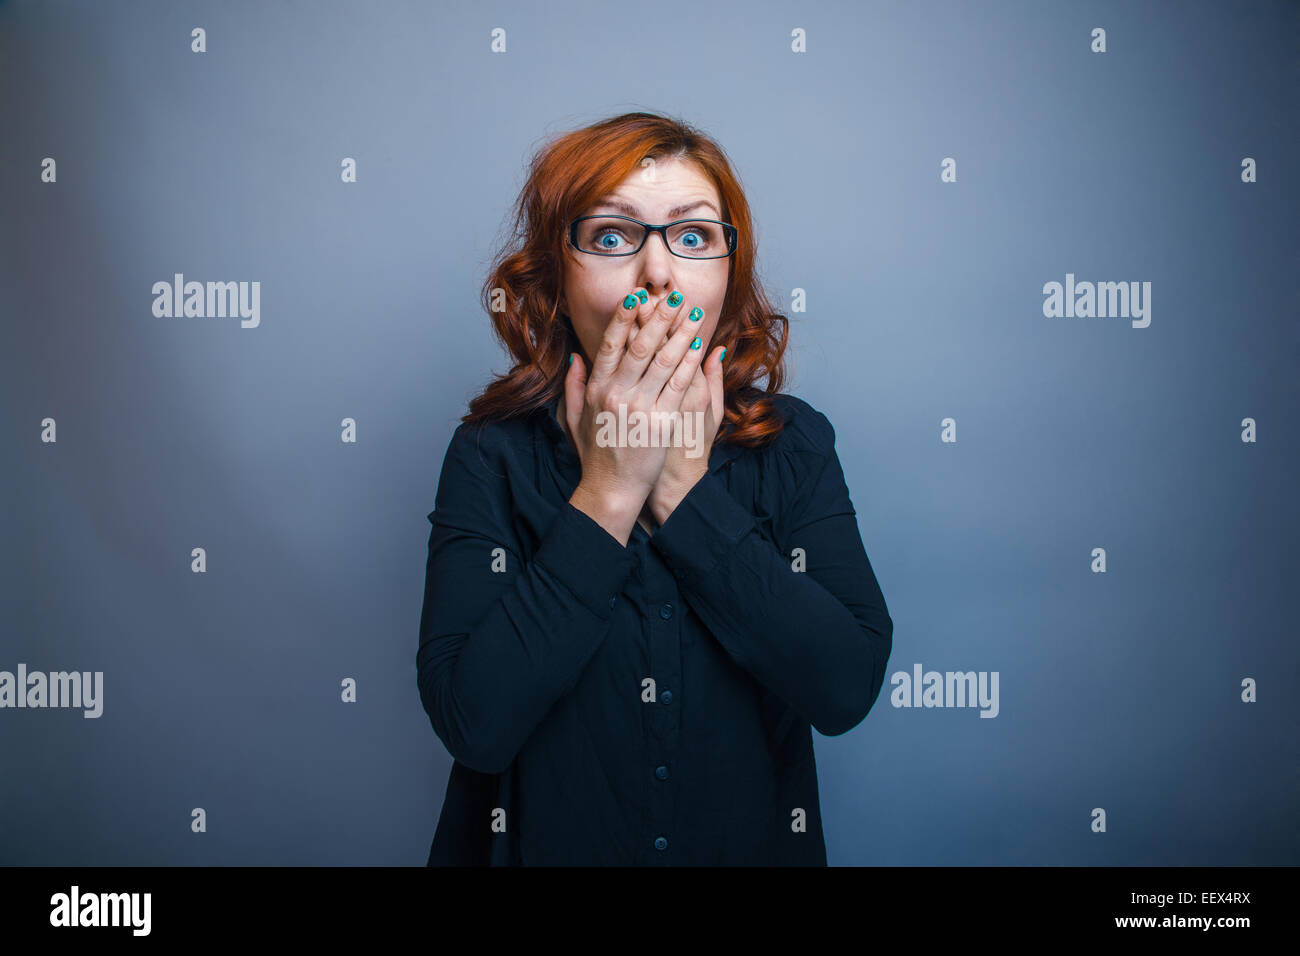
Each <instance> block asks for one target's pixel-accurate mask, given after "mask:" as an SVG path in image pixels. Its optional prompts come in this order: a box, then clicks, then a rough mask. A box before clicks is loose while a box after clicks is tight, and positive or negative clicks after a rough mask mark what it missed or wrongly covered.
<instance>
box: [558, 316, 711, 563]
mask: <svg viewBox="0 0 1300 956" xmlns="http://www.w3.org/2000/svg"><path fill="white" fill-rule="evenodd" d="M632 298H634V299H636V304H635V305H634V306H633V307H632V308H630V309H628V308H624V306H623V304H622V303H620V305H619V307H618V309H617V311H616V312H615V313H614V317H613V318H612V319H611V320H610V322H609V324H608V325H607V326H606V327H605V335H604V338H603V339H602V341H601V344H600V349H599V351H598V352H597V353H596V357H595V359H594V361H593V363H592V368H591V374H590V375H588V374H587V369H586V366H585V363H584V362H583V358H582V356H581V355H575V356H574V358H573V363H572V364H571V366H570V367H569V371H568V374H567V376H566V377H565V380H564V399H565V401H564V406H565V408H564V413H565V418H566V420H567V421H568V425H569V431H570V433H571V434H572V435H573V438H574V443H575V444H576V445H577V449H578V457H579V460H580V461H581V462H582V479H581V480H580V481H579V483H578V487H577V488H576V489H575V490H574V494H573V497H572V498H570V501H571V502H572V503H573V505H574V507H576V508H578V509H579V510H580V511H584V512H586V513H587V514H588V515H590V516H591V517H592V518H593V519H594V520H595V521H596V522H597V523H599V524H601V525H602V526H603V527H604V528H605V529H606V530H607V531H609V532H610V533H611V534H612V535H614V537H616V538H618V539H619V540H620V541H622V542H623V543H624V544H626V543H627V539H628V536H629V535H630V534H631V530H632V526H633V525H634V524H635V523H636V519H637V516H638V515H639V514H640V513H641V509H642V507H643V506H644V504H645V501H646V499H647V498H648V497H649V495H650V491H651V489H652V488H654V485H655V481H656V480H657V479H658V477H659V473H660V472H661V471H662V470H663V467H664V460H665V458H666V456H667V452H668V449H667V447H666V446H665V445H663V444H647V445H645V446H643V447H633V446H629V445H620V444H619V443H618V442H617V441H616V440H615V441H607V440H605V439H606V438H607V437H608V436H609V434H610V433H611V432H612V433H613V435H614V436H615V437H617V423H618V421H619V419H620V410H619V408H620V405H621V406H622V407H623V412H622V414H623V415H624V416H626V419H627V422H628V425H629V432H630V430H631V429H630V426H631V424H632V423H633V422H635V420H636V418H637V416H635V415H633V412H639V413H643V414H644V415H645V421H646V422H647V428H646V435H647V442H655V441H656V439H657V437H658V436H659V435H660V427H659V423H660V416H661V415H668V414H670V413H672V412H675V411H678V410H679V409H680V407H681V403H682V397H683V396H684V395H685V394H686V390H687V389H688V388H689V386H690V384H691V380H692V378H693V376H694V375H695V372H696V370H697V369H698V368H699V366H700V363H701V361H702V360H703V356H704V349H703V348H702V347H701V348H697V349H692V348H691V347H690V344H691V341H692V340H693V339H694V338H695V330H696V329H697V328H698V327H699V323H696V322H686V321H683V322H682V323H681V324H680V325H679V326H678V327H677V329H676V331H675V332H673V333H672V334H671V335H670V334H668V333H669V330H670V329H671V328H672V326H673V323H674V322H675V321H676V319H677V317H678V315H679V314H680V313H681V310H682V309H689V308H690V303H688V302H687V301H686V299H684V298H683V299H682V300H681V301H680V302H679V303H678V304H677V305H676V306H670V305H668V296H667V295H664V296H661V297H658V298H647V300H646V301H645V302H641V301H640V299H639V298H637V296H636V295H635V293H634V294H633V295H632ZM625 301H626V300H625ZM638 326H639V328H638ZM634 328H635V329H637V332H636V334H635V335H632V330H633V329H634ZM629 337H630V338H631V339H632V341H631V344H630V345H629V344H628V339H629ZM601 412H608V413H609V414H610V418H609V421H610V422H611V423H612V424H611V425H609V426H606V427H605V428H604V429H602V426H601V423H600V421H598V420H597V416H598V415H600V413H601Z"/></svg>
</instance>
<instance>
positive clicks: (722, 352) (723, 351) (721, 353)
mask: <svg viewBox="0 0 1300 956" xmlns="http://www.w3.org/2000/svg"><path fill="white" fill-rule="evenodd" d="M726 357H727V350H726V349H725V348H723V350H722V351H721V352H719V353H718V361H719V362H721V361H722V360H723V359H724V358H726Z"/></svg>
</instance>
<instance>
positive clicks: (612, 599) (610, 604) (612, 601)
mask: <svg viewBox="0 0 1300 956" xmlns="http://www.w3.org/2000/svg"><path fill="white" fill-rule="evenodd" d="M615 600H616V599H615V598H610V599H609V606H610V607H613V606H614V601H615Z"/></svg>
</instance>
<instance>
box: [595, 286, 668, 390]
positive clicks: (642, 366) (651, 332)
mask: <svg viewBox="0 0 1300 956" xmlns="http://www.w3.org/2000/svg"><path fill="white" fill-rule="evenodd" d="M673 295H677V296H678V299H677V304H676V305H673V304H672V299H673ZM673 295H667V296H664V297H663V298H662V299H659V300H658V301H656V302H655V303H654V311H653V312H651V314H650V315H649V316H648V317H647V318H643V320H642V322H641V329H640V331H638V332H637V334H636V338H635V339H634V340H633V341H632V342H631V343H630V344H629V345H628V346H627V348H626V350H625V351H624V353H623V358H622V361H620V362H619V365H618V369H617V371H615V372H614V375H613V377H612V379H611V381H612V384H613V386H614V387H615V388H616V389H621V390H629V389H632V388H634V387H640V385H641V380H642V377H643V376H644V375H645V372H646V368H647V366H649V365H650V362H651V360H652V359H654V358H655V356H656V355H657V354H658V351H659V349H660V347H661V346H662V345H663V344H664V338H665V336H666V334H667V332H668V329H669V327H670V326H671V325H672V324H673V320H674V319H675V318H677V313H678V312H680V311H681V310H682V307H683V306H684V305H685V304H686V300H685V299H683V298H681V297H680V296H681V293H680V292H674V293H673ZM671 372H672V369H669V370H668V372H666V373H665V378H666V376H667V375H668V374H671ZM660 388H663V381H662V380H660V381H659V383H658V386H657V387H656V388H655V389H653V391H652V394H656V393H657V392H658V390H659V389H660Z"/></svg>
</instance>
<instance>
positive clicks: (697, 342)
mask: <svg viewBox="0 0 1300 956" xmlns="http://www.w3.org/2000/svg"><path fill="white" fill-rule="evenodd" d="M703 344H704V343H703V342H701V341H700V337H699V336H698V335H697V336H695V338H693V339H691V348H693V349H698V348H699V347H700V346H701V345H703Z"/></svg>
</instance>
